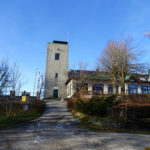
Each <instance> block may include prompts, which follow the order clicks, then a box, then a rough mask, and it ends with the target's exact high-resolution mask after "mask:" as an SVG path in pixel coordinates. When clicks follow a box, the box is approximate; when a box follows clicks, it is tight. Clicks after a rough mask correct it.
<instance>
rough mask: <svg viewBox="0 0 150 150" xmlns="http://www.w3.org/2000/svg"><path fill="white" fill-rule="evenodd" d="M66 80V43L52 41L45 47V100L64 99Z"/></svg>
mask: <svg viewBox="0 0 150 150" xmlns="http://www.w3.org/2000/svg"><path fill="white" fill-rule="evenodd" d="M67 79H68V42H64V41H53V42H52V43H48V45H47V61H46V74H45V89H44V97H45V98H64V97H66V93H67V92H66V86H65V82H66V81H67Z"/></svg>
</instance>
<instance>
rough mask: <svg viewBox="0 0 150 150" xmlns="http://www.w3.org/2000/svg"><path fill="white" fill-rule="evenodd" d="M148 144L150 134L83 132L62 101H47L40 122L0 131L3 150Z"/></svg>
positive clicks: (111, 149)
mask: <svg viewBox="0 0 150 150" xmlns="http://www.w3.org/2000/svg"><path fill="white" fill-rule="evenodd" d="M148 145H149V146H150V135H140V134H138V135H137V134H126V133H104V132H99V133H98V132H90V131H87V130H85V129H81V128H79V127H78V126H77V121H76V120H75V119H73V117H72V115H71V113H69V112H68V111H67V109H66V103H65V102H60V101H50V102H47V109H46V112H45V113H44V115H43V116H42V117H41V118H39V119H38V120H36V121H33V122H30V123H27V124H25V125H23V126H19V127H15V128H12V129H8V130H3V131H0V150H93V149H96V150H144V147H145V146H148Z"/></svg>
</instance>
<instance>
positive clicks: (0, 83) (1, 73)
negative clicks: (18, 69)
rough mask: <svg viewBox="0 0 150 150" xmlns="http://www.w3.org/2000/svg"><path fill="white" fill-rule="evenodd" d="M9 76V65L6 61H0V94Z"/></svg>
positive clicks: (6, 84)
mask: <svg viewBox="0 0 150 150" xmlns="http://www.w3.org/2000/svg"><path fill="white" fill-rule="evenodd" d="M9 77H10V67H9V64H8V61H6V60H4V59H3V60H2V61H0V94H1V92H2V91H3V90H4V89H5V88H6V87H7V86H8V83H9Z"/></svg>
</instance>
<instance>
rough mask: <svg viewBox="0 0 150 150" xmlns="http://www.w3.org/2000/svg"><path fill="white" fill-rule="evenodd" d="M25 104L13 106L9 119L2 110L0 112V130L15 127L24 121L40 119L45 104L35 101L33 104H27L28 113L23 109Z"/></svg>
mask: <svg viewBox="0 0 150 150" xmlns="http://www.w3.org/2000/svg"><path fill="white" fill-rule="evenodd" d="M24 107H25V104H21V103H20V104H18V103H17V104H15V103H14V104H13V109H12V112H11V114H10V116H9V117H7V116H6V115H5V113H4V110H3V111H2V110H1V112H0V128H2V127H8V126H11V125H16V124H18V123H22V122H25V121H29V120H33V119H36V118H38V117H40V116H41V115H42V114H43V112H44V110H45V102H44V101H37V102H35V103H34V104H32V105H31V104H28V107H29V109H28V111H25V109H24Z"/></svg>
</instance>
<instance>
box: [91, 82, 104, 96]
mask: <svg viewBox="0 0 150 150" xmlns="http://www.w3.org/2000/svg"><path fill="white" fill-rule="evenodd" d="M93 91H94V92H96V93H97V94H102V93H103V92H104V84H95V85H93Z"/></svg>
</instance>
